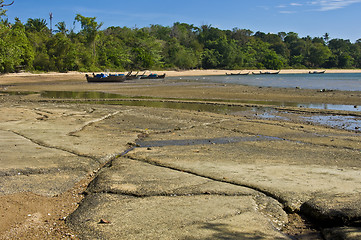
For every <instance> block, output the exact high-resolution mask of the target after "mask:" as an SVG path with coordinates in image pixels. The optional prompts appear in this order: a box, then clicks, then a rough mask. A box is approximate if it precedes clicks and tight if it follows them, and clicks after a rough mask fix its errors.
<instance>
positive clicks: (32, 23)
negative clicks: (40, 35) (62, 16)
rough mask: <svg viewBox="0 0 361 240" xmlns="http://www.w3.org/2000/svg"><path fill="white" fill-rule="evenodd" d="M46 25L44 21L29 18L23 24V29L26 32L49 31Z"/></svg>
mask: <svg viewBox="0 0 361 240" xmlns="http://www.w3.org/2000/svg"><path fill="white" fill-rule="evenodd" d="M46 25H47V24H46V20H45V19H40V18H29V19H28V21H27V23H26V24H25V28H26V30H28V31H33V32H45V31H47V30H49V29H48V27H47V26H46Z"/></svg>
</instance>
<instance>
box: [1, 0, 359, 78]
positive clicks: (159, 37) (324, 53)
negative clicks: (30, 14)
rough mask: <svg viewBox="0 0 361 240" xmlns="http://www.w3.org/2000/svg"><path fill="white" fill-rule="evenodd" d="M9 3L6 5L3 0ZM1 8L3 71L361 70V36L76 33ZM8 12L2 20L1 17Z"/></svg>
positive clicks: (188, 29) (188, 28)
mask: <svg viewBox="0 0 361 240" xmlns="http://www.w3.org/2000/svg"><path fill="white" fill-rule="evenodd" d="M1 2H2V1H1ZM1 10H2V9H1V8H0V18H1V19H0V72H2V73H7V72H16V71H19V70H28V71H57V72H67V71H82V72H86V71H104V70H109V71H129V70H144V69H154V70H156V69H157V70H161V69H168V70H171V69H173V70H177V69H184V70H186V69H282V68H283V69H284V68H299V69H302V68H361V39H359V40H358V41H356V42H355V43H351V42H350V40H343V39H330V38H329V35H328V34H327V33H326V34H325V35H324V36H322V37H310V36H307V37H300V36H299V35H298V34H297V33H294V32H289V33H285V32H279V33H277V34H274V33H263V32H252V31H251V30H249V29H239V28H234V29H232V30H221V29H218V28H215V27H212V26H211V25H202V26H200V27H197V26H194V25H192V24H187V23H179V22H176V23H174V24H173V26H161V25H150V26H149V27H143V28H128V27H109V28H107V29H105V30H101V27H102V23H99V22H97V21H96V18H95V17H85V16H82V15H80V14H78V15H76V17H75V22H77V23H78V24H80V25H81V30H80V31H78V32H76V31H74V27H73V28H70V29H69V28H68V27H67V26H66V24H65V22H59V23H57V24H56V25H55V28H56V29H55V30H51V29H49V28H48V24H47V22H46V20H45V19H40V18H36V19H32V18H29V19H28V20H27V22H21V20H20V19H18V18H16V19H15V22H14V23H11V22H9V20H8V19H6V18H5V12H4V11H1ZM1 15H2V16H1Z"/></svg>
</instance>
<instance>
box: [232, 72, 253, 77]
mask: <svg viewBox="0 0 361 240" xmlns="http://www.w3.org/2000/svg"><path fill="white" fill-rule="evenodd" d="M249 73H250V72H248V73H240V72H239V73H226V75H227V76H239V75H243V76H245V75H248V74H249Z"/></svg>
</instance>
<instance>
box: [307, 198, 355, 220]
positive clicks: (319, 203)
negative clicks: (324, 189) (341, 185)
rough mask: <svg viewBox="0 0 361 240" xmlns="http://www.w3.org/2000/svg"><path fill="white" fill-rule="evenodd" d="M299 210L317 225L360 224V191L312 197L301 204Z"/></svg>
mask: <svg viewBox="0 0 361 240" xmlns="http://www.w3.org/2000/svg"><path fill="white" fill-rule="evenodd" d="M301 211H302V213H303V214H306V215H307V216H309V217H310V218H312V219H313V220H314V221H317V223H318V224H319V225H323V226H343V225H349V226H353V225H356V226H360V225H361V193H358V194H348V195H334V196H332V195H331V196H324V197H318V198H313V199H311V200H309V201H307V202H305V203H304V204H303V205H302V207H301Z"/></svg>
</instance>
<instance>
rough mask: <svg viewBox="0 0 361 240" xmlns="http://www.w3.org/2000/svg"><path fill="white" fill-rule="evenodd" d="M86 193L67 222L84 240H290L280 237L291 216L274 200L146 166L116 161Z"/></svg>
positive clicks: (221, 183)
mask: <svg viewBox="0 0 361 240" xmlns="http://www.w3.org/2000/svg"><path fill="white" fill-rule="evenodd" d="M87 192H88V193H89V196H87V197H86V198H85V200H84V201H83V202H82V203H81V205H80V207H79V208H78V210H77V211H75V212H74V213H73V214H72V215H71V216H70V217H69V218H68V221H67V222H68V224H70V225H71V227H73V228H75V229H76V230H77V231H78V232H79V233H80V236H81V237H82V238H94V236H96V237H99V238H105V239H124V238H127V239H159V238H161V239H182V238H185V239H199V238H201V239H203V238H212V239H213V238H218V239H219V238H228V239H240V238H241V239H242V238H247V237H249V236H258V237H260V238H266V239H274V238H276V239H277V238H279V239H287V237H286V236H284V235H283V234H282V233H281V232H280V231H279V230H280V229H281V228H282V227H283V226H284V224H285V223H287V221H288V218H287V214H286V213H285V212H284V211H283V209H282V206H281V204H279V203H278V202H277V201H276V200H274V199H272V198H270V197H267V196H265V195H263V194H261V193H259V192H257V191H254V190H252V189H249V188H245V187H241V186H237V185H234V184H229V183H225V182H220V181H216V180H212V179H208V178H204V177H200V176H197V175H194V174H190V173H186V172H182V171H177V170H174V169H170V168H166V167H161V166H156V165H152V164H149V163H146V162H141V161H137V160H132V159H128V158H118V159H115V160H113V161H112V163H111V166H110V167H107V168H103V169H102V170H101V171H100V172H99V173H98V175H97V177H96V178H95V180H94V181H93V182H92V183H91V184H90V186H89V188H88V190H87ZM140 222H141V223H140ZM249 224H250V225H251V226H250V225H249Z"/></svg>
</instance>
